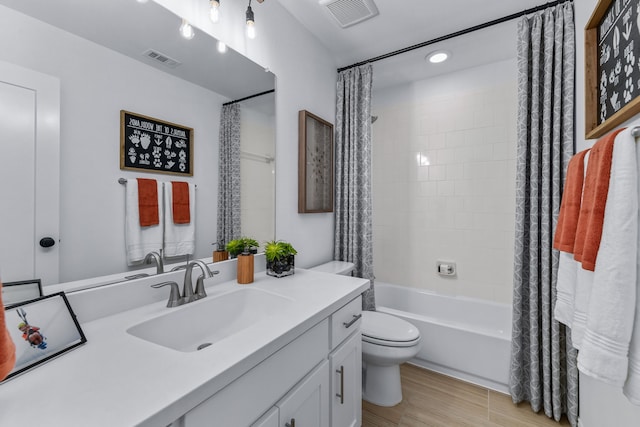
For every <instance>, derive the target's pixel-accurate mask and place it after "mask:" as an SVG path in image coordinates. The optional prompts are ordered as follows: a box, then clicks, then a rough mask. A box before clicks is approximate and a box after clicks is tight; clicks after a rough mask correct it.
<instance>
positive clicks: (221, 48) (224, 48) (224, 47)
mask: <svg viewBox="0 0 640 427" xmlns="http://www.w3.org/2000/svg"><path fill="white" fill-rule="evenodd" d="M216 46H217V47H218V52H220V53H225V52H226V51H227V45H226V44H225V43H224V42H223V41H220V40H218V43H216Z"/></svg>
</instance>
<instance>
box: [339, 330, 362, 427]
mask: <svg viewBox="0 0 640 427" xmlns="http://www.w3.org/2000/svg"><path fill="white" fill-rule="evenodd" d="M331 383H332V384H331V426H332V427H359V426H360V425H361V423H362V337H361V335H360V333H359V332H358V333H355V334H353V335H351V338H349V339H348V340H347V341H345V342H344V343H343V344H342V345H341V346H340V347H338V349H337V350H336V351H334V352H333V353H332V354H331Z"/></svg>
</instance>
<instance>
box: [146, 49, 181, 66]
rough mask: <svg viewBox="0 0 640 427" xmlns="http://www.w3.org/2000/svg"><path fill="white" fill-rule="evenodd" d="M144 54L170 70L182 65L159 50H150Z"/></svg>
mask: <svg viewBox="0 0 640 427" xmlns="http://www.w3.org/2000/svg"><path fill="white" fill-rule="evenodd" d="M142 54H143V55H144V56H146V57H148V58H151V59H153V60H154V61H157V62H159V63H161V64H162V65H165V66H167V67H169V68H176V67H177V66H178V65H180V62H178V61H176V60H175V59H172V58H170V57H168V56H167V55H165V54H164V53H160V52H158V51H157V50H153V49H148V50H145V51H144V52H143V53H142Z"/></svg>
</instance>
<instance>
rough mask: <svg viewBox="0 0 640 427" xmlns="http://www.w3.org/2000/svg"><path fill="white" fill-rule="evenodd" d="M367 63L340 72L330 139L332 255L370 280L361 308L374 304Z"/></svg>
mask: <svg viewBox="0 0 640 427" xmlns="http://www.w3.org/2000/svg"><path fill="white" fill-rule="evenodd" d="M372 77H373V69H372V67H371V64H366V65H363V66H360V67H355V68H351V69H349V70H345V71H342V72H340V73H339V75H338V86H337V94H338V100H337V110H336V143H335V153H336V156H335V162H336V165H335V175H336V184H335V185H336V189H335V191H336V200H335V218H336V219H335V238H334V242H335V243H334V250H333V257H334V259H336V260H341V261H349V262H353V263H354V264H355V271H354V275H355V276H358V277H362V278H364V279H369V280H371V287H370V288H369V290H367V291H365V292H364V294H363V300H362V308H363V309H365V310H373V309H375V297H374V293H373V232H372V230H373V225H372V219H371V212H372V207H371V85H372Z"/></svg>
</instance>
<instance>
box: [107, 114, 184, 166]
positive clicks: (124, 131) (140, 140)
mask: <svg viewBox="0 0 640 427" xmlns="http://www.w3.org/2000/svg"><path fill="white" fill-rule="evenodd" d="M120 169H124V170H135V171H141V172H154V173H165V174H173V175H186V176H193V129H192V128H188V127H185V126H181V125H177V124H175V123H170V122H165V121H163V120H158V119H154V118H152V117H147V116H143V115H140V114H136V113H131V112H129V111H124V110H121V111H120Z"/></svg>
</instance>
